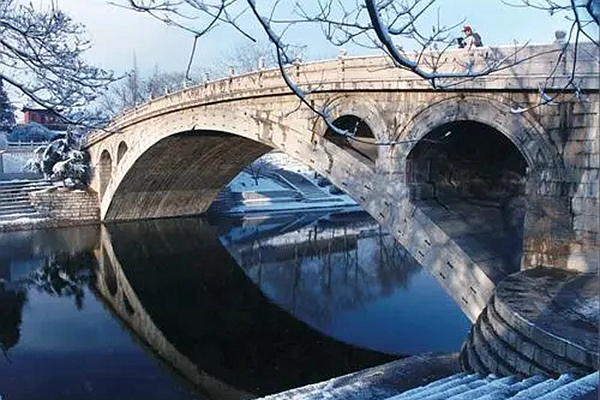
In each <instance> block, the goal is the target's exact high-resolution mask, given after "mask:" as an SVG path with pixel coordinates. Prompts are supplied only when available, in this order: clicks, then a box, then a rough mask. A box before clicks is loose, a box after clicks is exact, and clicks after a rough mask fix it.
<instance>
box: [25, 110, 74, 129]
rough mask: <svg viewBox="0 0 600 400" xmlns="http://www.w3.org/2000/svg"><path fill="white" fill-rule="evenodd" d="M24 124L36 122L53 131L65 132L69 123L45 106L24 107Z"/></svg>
mask: <svg viewBox="0 0 600 400" xmlns="http://www.w3.org/2000/svg"><path fill="white" fill-rule="evenodd" d="M21 111H22V112H23V124H25V125H27V124H29V123H30V122H35V123H38V124H40V125H43V126H45V127H46V128H48V129H50V130H51V131H55V132H65V131H66V130H67V127H68V125H67V124H66V123H65V122H64V121H63V120H62V119H61V118H60V117H59V116H58V115H57V114H56V113H55V112H54V111H52V110H47V109H43V108H30V107H23V108H22V110H21Z"/></svg>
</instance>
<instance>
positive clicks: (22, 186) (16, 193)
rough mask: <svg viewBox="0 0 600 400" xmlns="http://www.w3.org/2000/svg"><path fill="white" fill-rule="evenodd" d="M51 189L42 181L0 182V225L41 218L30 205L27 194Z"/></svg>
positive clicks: (50, 184)
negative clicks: (23, 219)
mask: <svg viewBox="0 0 600 400" xmlns="http://www.w3.org/2000/svg"><path fill="white" fill-rule="evenodd" d="M50 187H52V183H50V182H47V181H44V180H33V181H9V182H0V224H2V223H3V222H11V221H15V220H18V219H22V218H26V219H38V218H42V217H43V216H42V215H41V214H40V213H39V212H38V211H37V210H36V209H35V207H34V206H33V205H32V204H31V201H30V198H29V193H30V192H33V191H38V190H43V189H47V188H50Z"/></svg>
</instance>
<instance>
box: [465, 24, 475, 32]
mask: <svg viewBox="0 0 600 400" xmlns="http://www.w3.org/2000/svg"><path fill="white" fill-rule="evenodd" d="M471 31H473V29H471V27H470V26H469V25H465V26H463V32H471Z"/></svg>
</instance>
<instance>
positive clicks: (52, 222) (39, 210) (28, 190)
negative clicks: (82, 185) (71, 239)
mask: <svg viewBox="0 0 600 400" xmlns="http://www.w3.org/2000/svg"><path fill="white" fill-rule="evenodd" d="M99 220H100V215H99V208H98V200H97V195H96V193H95V192H94V191H91V190H70V189H66V188H64V187H55V186H53V185H52V184H51V183H50V182H47V181H44V180H33V181H25V180H23V181H9V182H0V232H1V231H12V230H21V229H35V228H49V227H60V226H72V225H82V224H88V223H96V222H98V221H99Z"/></svg>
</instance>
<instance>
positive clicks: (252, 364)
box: [97, 219, 394, 399]
mask: <svg viewBox="0 0 600 400" xmlns="http://www.w3.org/2000/svg"><path fill="white" fill-rule="evenodd" d="M103 231H104V232H103V233H104V234H103V237H102V247H103V249H107V254H108V255H109V258H110V259H111V263H112V265H113V267H114V269H115V270H116V276H117V279H118V280H119V288H120V289H121V290H123V293H122V295H118V296H116V297H117V298H118V299H121V298H122V299H125V296H126V297H127V299H128V302H129V306H127V305H125V304H122V305H119V304H117V303H116V302H115V301H116V300H115V299H113V298H112V297H111V296H110V295H109V294H108V290H107V288H106V287H104V286H102V285H103V279H97V282H98V284H99V285H100V286H99V287H98V292H99V294H100V297H101V298H103V299H104V301H106V302H107V303H109V304H111V308H112V310H113V312H115V314H116V316H117V317H118V318H119V319H120V320H122V321H124V322H125V323H126V325H127V326H128V328H129V329H130V330H131V331H132V333H133V334H134V336H137V337H138V338H139V339H140V340H141V341H143V342H144V343H147V344H148V345H149V347H150V350H152V351H153V352H155V353H156V354H158V355H159V356H160V357H161V358H162V359H163V360H164V361H166V362H167V364H169V365H170V366H171V367H172V368H173V369H175V371H176V372H177V373H178V375H180V376H183V377H185V378H186V379H187V380H188V382H189V383H191V384H192V385H193V386H194V389H196V390H197V391H199V392H205V393H206V392H208V393H210V395H211V398H216V399H218V398H222V399H225V398H233V397H230V395H231V394H232V393H252V394H253V395H266V394H269V393H274V392H279V391H282V390H285V389H289V388H293V387H298V386H301V385H303V384H307V383H309V382H316V381H321V380H323V379H324V378H325V377H328V376H329V377H333V376H337V375H339V374H340V373H345V372H350V371H354V370H357V369H360V368H365V367H367V366H372V365H379V364H381V363H384V362H387V361H391V360H392V359H393V358H394V357H391V356H387V355H383V354H381V353H377V352H373V351H368V350H363V349H360V348H357V347H354V346H351V345H347V344H344V343H342V342H340V341H337V340H335V339H332V338H329V337H327V336H325V335H323V334H321V333H319V332H318V331H316V330H314V329H312V328H310V327H309V326H308V325H306V324H304V323H302V322H300V321H298V320H296V319H295V318H294V317H293V316H291V315H290V314H288V313H287V312H286V311H284V310H283V309H281V308H279V307H278V306H276V305H275V304H273V303H272V302H270V301H269V300H268V298H267V297H265V296H264V295H263V293H262V292H261V291H260V289H259V288H258V287H256V286H255V285H254V284H253V282H252V281H251V280H250V279H249V278H248V277H247V275H246V274H245V273H244V272H243V270H242V269H241V268H239V267H238V266H237V264H236V263H235V261H234V260H233V258H232V257H231V256H230V255H229V253H228V252H227V250H226V249H225V248H224V247H223V246H222V245H221V243H220V242H219V240H218V238H217V236H216V235H215V234H214V232H213V228H212V227H211V226H209V225H208V224H207V223H206V222H204V221H203V220H200V219H167V220H147V221H137V222H121V223H115V224H110V225H107V226H105V229H104V230H103ZM127 307H132V309H133V311H134V312H133V313H130V312H128V311H127V309H126V308H127Z"/></svg>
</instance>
